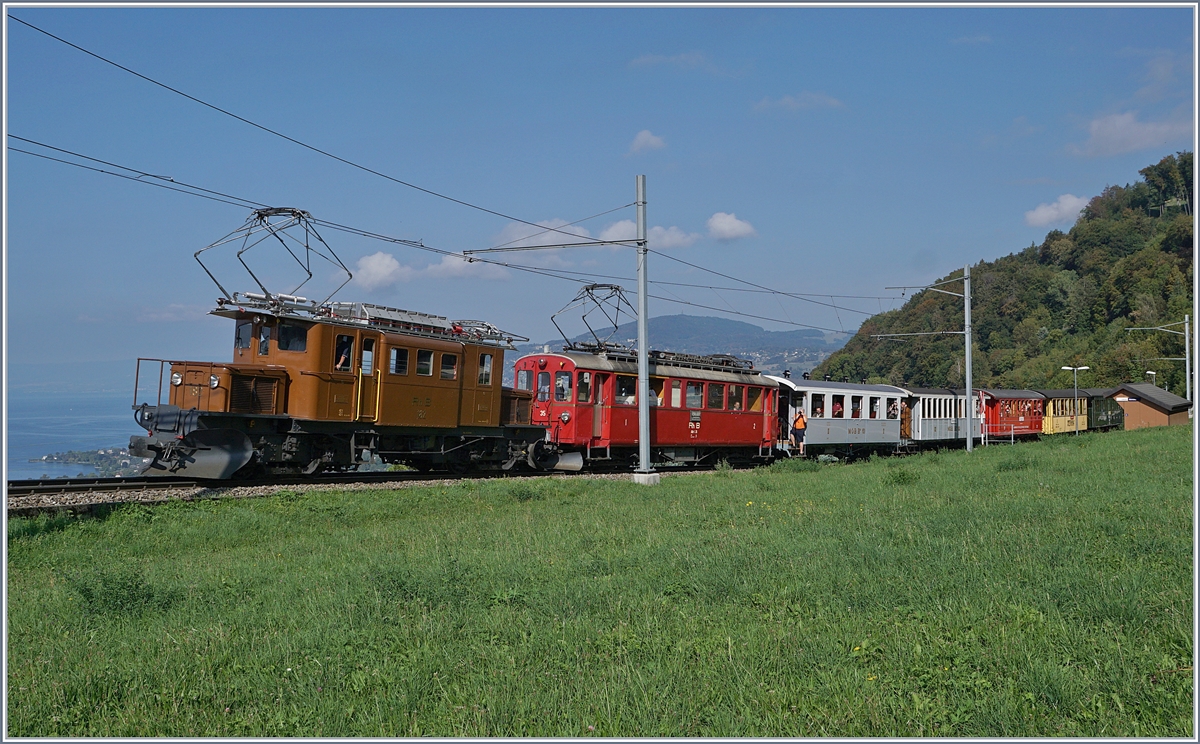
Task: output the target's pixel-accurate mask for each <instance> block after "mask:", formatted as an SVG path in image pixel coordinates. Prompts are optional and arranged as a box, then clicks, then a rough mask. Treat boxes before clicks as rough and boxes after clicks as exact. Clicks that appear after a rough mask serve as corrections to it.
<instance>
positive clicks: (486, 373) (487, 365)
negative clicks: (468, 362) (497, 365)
mask: <svg viewBox="0 0 1200 744" xmlns="http://www.w3.org/2000/svg"><path fill="white" fill-rule="evenodd" d="M479 384H480V385H491V384H492V355H491V354H480V355H479Z"/></svg>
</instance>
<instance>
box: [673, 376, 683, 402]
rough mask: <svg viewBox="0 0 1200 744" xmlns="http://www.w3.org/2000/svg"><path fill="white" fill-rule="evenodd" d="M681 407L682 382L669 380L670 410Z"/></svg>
mask: <svg viewBox="0 0 1200 744" xmlns="http://www.w3.org/2000/svg"><path fill="white" fill-rule="evenodd" d="M682 405H683V382H682V381H680V380H671V408H679V407H680V406H682Z"/></svg>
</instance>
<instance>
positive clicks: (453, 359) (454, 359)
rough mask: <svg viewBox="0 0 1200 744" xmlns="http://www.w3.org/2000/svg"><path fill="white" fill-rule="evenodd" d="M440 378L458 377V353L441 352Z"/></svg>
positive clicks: (453, 378) (451, 378)
mask: <svg viewBox="0 0 1200 744" xmlns="http://www.w3.org/2000/svg"><path fill="white" fill-rule="evenodd" d="M442 379H443V380H457V379H458V354H442Z"/></svg>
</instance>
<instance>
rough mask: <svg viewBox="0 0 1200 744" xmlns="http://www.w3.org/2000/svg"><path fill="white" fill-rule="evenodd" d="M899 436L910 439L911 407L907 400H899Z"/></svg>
mask: <svg viewBox="0 0 1200 744" xmlns="http://www.w3.org/2000/svg"><path fill="white" fill-rule="evenodd" d="M912 400H915V399H912ZM900 438H901V439H912V407H911V406H910V405H909V404H908V401H907V400H902V401H900Z"/></svg>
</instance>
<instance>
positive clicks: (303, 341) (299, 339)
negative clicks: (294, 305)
mask: <svg viewBox="0 0 1200 744" xmlns="http://www.w3.org/2000/svg"><path fill="white" fill-rule="evenodd" d="M277 344H278V346H279V350H280V351H305V350H306V349H307V348H308V328H306V327H305V326H302V325H298V324H296V323H280V324H279V341H278V342H277Z"/></svg>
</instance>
